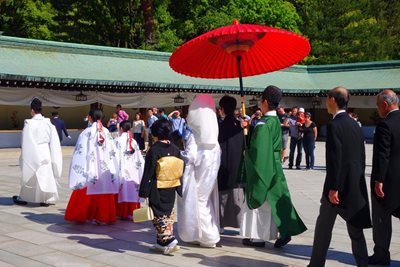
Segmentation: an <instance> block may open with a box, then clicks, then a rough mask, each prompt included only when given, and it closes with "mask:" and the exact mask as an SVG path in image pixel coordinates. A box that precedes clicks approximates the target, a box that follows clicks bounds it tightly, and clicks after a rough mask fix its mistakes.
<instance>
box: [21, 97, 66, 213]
mask: <svg viewBox="0 0 400 267" xmlns="http://www.w3.org/2000/svg"><path fill="white" fill-rule="evenodd" d="M41 112H42V102H41V101H40V100H39V99H37V98H34V99H33V100H32V102H31V115H32V119H27V120H25V124H24V129H23V130H22V143H21V150H22V152H21V157H20V164H21V168H22V178H21V192H20V194H19V196H13V201H14V203H15V204H18V205H26V204H27V202H31V203H40V205H41V206H48V205H50V204H54V203H55V201H56V200H57V199H58V191H57V181H56V179H58V178H60V177H61V171H62V152H61V145H60V139H59V138H58V134H57V130H56V128H55V127H54V125H53V124H51V122H50V119H48V118H45V117H43V116H42V114H41Z"/></svg>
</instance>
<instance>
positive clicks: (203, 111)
mask: <svg viewBox="0 0 400 267" xmlns="http://www.w3.org/2000/svg"><path fill="white" fill-rule="evenodd" d="M187 122H188V124H189V126H190V127H191V128H192V131H193V134H190V135H189V137H188V138H187V141H186V147H185V151H183V152H182V156H183V158H184V159H185V161H186V164H185V172H184V175H183V178H182V198H178V201H177V202H178V234H179V237H180V238H181V239H182V240H183V241H185V242H199V243H202V244H216V243H218V242H219V240H220V236H219V198H218V180H217V175H218V170H219V166H220V158H221V149H220V147H219V143H218V124H217V119H216V115H215V104H214V101H213V100H212V98H211V96H209V95H199V96H197V97H196V99H195V100H194V101H193V103H192V104H191V106H190V107H189V115H188V119H187Z"/></svg>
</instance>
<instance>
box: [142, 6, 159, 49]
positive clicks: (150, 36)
mask: <svg viewBox="0 0 400 267" xmlns="http://www.w3.org/2000/svg"><path fill="white" fill-rule="evenodd" d="M142 11H143V18H144V30H145V38H146V40H145V43H146V45H154V44H155V43H156V25H155V23H154V14H153V1H152V0H142Z"/></svg>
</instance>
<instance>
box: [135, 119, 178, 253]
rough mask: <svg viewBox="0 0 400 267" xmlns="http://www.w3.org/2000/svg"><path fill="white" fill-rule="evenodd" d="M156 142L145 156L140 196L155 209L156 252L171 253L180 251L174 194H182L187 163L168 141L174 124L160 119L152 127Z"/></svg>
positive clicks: (154, 248)
mask: <svg viewBox="0 0 400 267" xmlns="http://www.w3.org/2000/svg"><path fill="white" fill-rule="evenodd" d="M151 133H152V134H153V137H155V143H154V144H153V145H152V146H151V148H150V150H149V151H148V152H147V154H146V160H145V165H144V173H143V178H142V181H141V183H140V190H139V196H140V197H144V198H149V206H150V208H151V209H152V210H153V213H154V219H153V225H154V227H155V228H156V231H157V243H156V244H155V245H154V247H153V250H155V251H159V252H162V253H164V254H171V253H172V252H174V251H177V250H178V249H179V246H178V245H177V244H178V241H177V240H176V239H175V236H174V235H173V225H174V203H175V192H178V194H179V195H182V188H181V177H182V174H183V167H184V163H183V160H181V159H180V151H179V148H178V147H177V146H175V145H174V144H173V143H171V141H170V140H169V137H170V134H171V124H170V123H169V121H168V120H166V119H159V120H157V121H156V122H154V124H153V125H152V126H151Z"/></svg>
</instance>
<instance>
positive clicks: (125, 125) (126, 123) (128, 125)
mask: <svg viewBox="0 0 400 267" xmlns="http://www.w3.org/2000/svg"><path fill="white" fill-rule="evenodd" d="M119 127H120V128H121V129H122V131H123V132H128V131H129V130H130V129H131V128H132V124H131V123H130V121H127V120H125V121H121V122H120V123H119Z"/></svg>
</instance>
